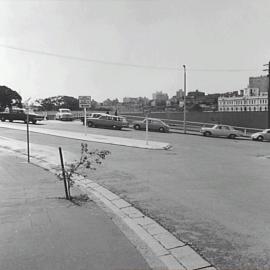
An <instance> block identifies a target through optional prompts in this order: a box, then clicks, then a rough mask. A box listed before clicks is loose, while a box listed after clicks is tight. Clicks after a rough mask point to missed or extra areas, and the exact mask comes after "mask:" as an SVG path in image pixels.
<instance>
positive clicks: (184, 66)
mask: <svg viewBox="0 0 270 270" xmlns="http://www.w3.org/2000/svg"><path fill="white" fill-rule="evenodd" d="M183 68H184V133H186V95H187V93H186V92H187V89H186V65H183Z"/></svg>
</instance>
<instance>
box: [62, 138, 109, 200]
mask: <svg viewBox="0 0 270 270" xmlns="http://www.w3.org/2000/svg"><path fill="white" fill-rule="evenodd" d="M109 154H111V152H110V151H108V150H98V149H95V150H93V151H91V150H89V149H88V145H87V143H81V157H80V159H79V160H78V161H77V160H75V161H74V162H72V163H70V164H66V166H65V167H66V168H65V178H66V180H67V182H68V193H69V195H70V188H71V187H72V186H73V185H74V176H76V175H77V176H79V175H80V174H81V173H83V171H84V170H96V167H97V166H99V165H101V164H102V161H103V160H105V159H106V157H107V156H108V155H109ZM58 176H59V177H60V179H63V174H62V173H61V174H59V175H58Z"/></svg>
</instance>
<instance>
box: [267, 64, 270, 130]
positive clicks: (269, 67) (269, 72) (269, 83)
mask: <svg viewBox="0 0 270 270" xmlns="http://www.w3.org/2000/svg"><path fill="white" fill-rule="evenodd" d="M267 107H268V114H267V116H268V117H267V128H270V62H269V63H268V106H267Z"/></svg>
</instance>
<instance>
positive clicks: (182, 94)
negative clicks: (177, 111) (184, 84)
mask: <svg viewBox="0 0 270 270" xmlns="http://www.w3.org/2000/svg"><path fill="white" fill-rule="evenodd" d="M184 95H185V93H184V91H183V90H182V89H179V90H178V91H176V95H175V97H176V98H177V99H178V100H180V99H183V98H184Z"/></svg>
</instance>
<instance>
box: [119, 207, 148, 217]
mask: <svg viewBox="0 0 270 270" xmlns="http://www.w3.org/2000/svg"><path fill="white" fill-rule="evenodd" d="M122 211H123V212H124V213H125V214H126V215H128V216H129V217H131V218H138V217H143V216H144V215H143V213H142V212H140V211H139V210H137V209H136V208H134V207H132V206H131V207H126V208H123V209H122Z"/></svg>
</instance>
